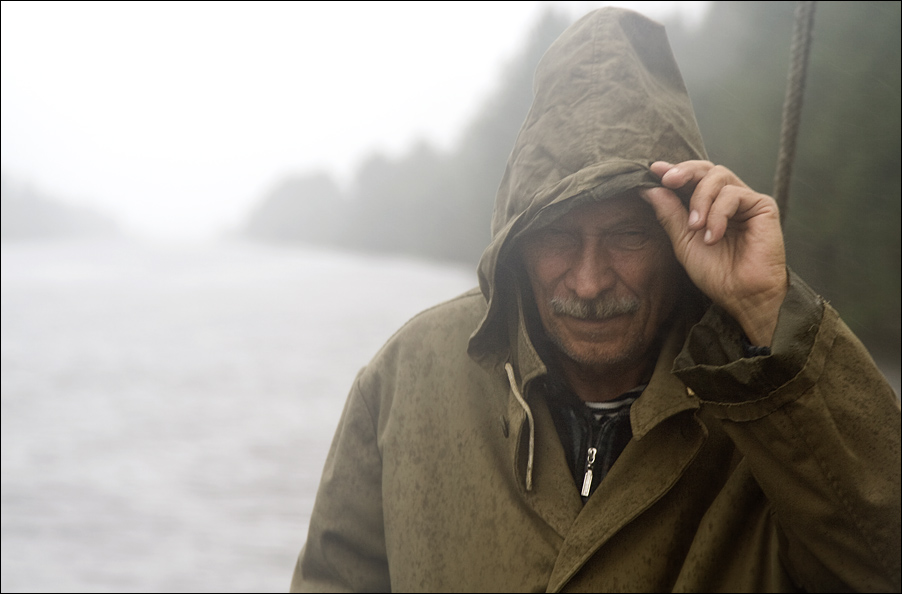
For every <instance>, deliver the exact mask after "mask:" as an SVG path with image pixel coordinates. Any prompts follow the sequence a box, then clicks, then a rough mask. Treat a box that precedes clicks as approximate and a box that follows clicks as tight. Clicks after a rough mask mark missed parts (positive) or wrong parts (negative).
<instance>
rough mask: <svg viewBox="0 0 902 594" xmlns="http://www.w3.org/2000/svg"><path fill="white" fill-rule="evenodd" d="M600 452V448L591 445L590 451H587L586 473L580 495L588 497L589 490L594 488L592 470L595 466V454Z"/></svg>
mask: <svg viewBox="0 0 902 594" xmlns="http://www.w3.org/2000/svg"><path fill="white" fill-rule="evenodd" d="M596 453H598V450H597V449H595V448H593V447H589V450H588V452H587V453H586V474H585V476H584V477H583V488H582V491H580V493H579V494H580V495H582V496H583V497H588V496H589V492H590V491H591V490H592V471H593V468H594V467H595V454H596Z"/></svg>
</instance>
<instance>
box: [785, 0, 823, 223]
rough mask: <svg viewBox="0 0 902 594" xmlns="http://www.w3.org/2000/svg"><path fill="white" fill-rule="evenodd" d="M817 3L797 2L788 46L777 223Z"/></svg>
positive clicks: (792, 155)
mask: <svg viewBox="0 0 902 594" xmlns="http://www.w3.org/2000/svg"><path fill="white" fill-rule="evenodd" d="M815 5H817V2H799V3H798V4H797V5H796V10H795V26H794V28H793V32H792V45H791V46H790V50H789V51H790V62H789V78H788V80H787V82H786V99H785V101H784V102H783V124H782V127H781V129H780V151H779V153H778V155H777V170H776V172H775V173H774V200H776V201H777V206H778V207H779V209H780V222H781V223H784V222H785V221H786V211H787V209H788V206H789V204H788V202H789V180H790V178H791V177H792V164H793V161H794V160H795V154H796V138H797V136H798V133H799V123H800V122H801V119H802V118H801V113H802V96H803V95H804V93H805V76H806V74H807V71H808V54H809V51H810V49H811V29H812V26H813V24H814V8H815Z"/></svg>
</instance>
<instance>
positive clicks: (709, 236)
mask: <svg viewBox="0 0 902 594" xmlns="http://www.w3.org/2000/svg"><path fill="white" fill-rule="evenodd" d="M711 235H712V233H711V230H710V229H708V230H707V231H705V243H709V242H710V241H711Z"/></svg>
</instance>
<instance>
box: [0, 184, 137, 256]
mask: <svg viewBox="0 0 902 594" xmlns="http://www.w3.org/2000/svg"><path fill="white" fill-rule="evenodd" d="M119 234H120V230H119V227H118V225H117V224H116V222H115V221H113V220H112V219H110V218H109V217H107V216H104V215H102V214H100V213H99V212H97V211H94V210H92V209H90V208H85V207H80V206H72V205H68V204H65V203H63V202H61V201H59V200H56V199H54V198H51V197H48V196H46V195H45V194H43V193H41V192H39V191H37V190H35V189H34V188H32V187H31V186H27V185H23V184H21V183H16V182H14V181H13V180H11V179H9V178H7V177H6V176H3V177H2V178H0V241H3V242H7V241H17V240H25V239H50V238H59V237H70V238H71V237H84V238H87V237H112V236H115V235H119Z"/></svg>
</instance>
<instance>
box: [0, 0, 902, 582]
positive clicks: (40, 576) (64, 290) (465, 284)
mask: <svg viewBox="0 0 902 594" xmlns="http://www.w3.org/2000/svg"><path fill="white" fill-rule="evenodd" d="M598 4H599V3H589V2H472V3H470V2H455V3H444V2H439V3H419V2H406V3H394V2H379V3H318V2H309V3H291V4H288V3H263V2H256V3H228V4H218V3H171V4H169V3H159V4H157V3H108V2H107V3H61V4H56V3H21V2H3V3H2V18H0V23H2V44H3V47H2V69H0V73H2V125H0V138H2V169H3V196H4V201H3V216H2V221H0V222H2V224H3V245H2V262H0V272H2V411H0V412H2V415H0V421H2V510H3V513H2V543H3V547H2V571H0V581H2V584H0V586H2V590H3V591H36V592H37V591H111V592H119V591H179V592H181V591H282V590H285V589H287V587H288V583H289V579H290V576H291V571H292V568H293V564H294V560H295V556H296V555H297V553H298V551H299V549H300V547H301V545H302V544H303V541H304V538H305V535H306V526H307V521H308V518H309V514H310V510H311V508H312V504H313V497H314V495H315V491H316V486H317V483H318V481H319V475H320V472H321V470H322V464H323V461H324V458H325V454H326V451H327V449H328V446H329V441H330V439H331V436H332V433H333V431H334V429H335V425H336V423H337V420H338V416H339V414H340V412H341V407H342V405H343V403H344V398H345V395H346V394H347V392H348V390H349V388H350V386H351V382H352V381H353V378H354V375H355V374H356V372H357V371H358V370H359V369H360V367H361V366H363V365H365V364H366V362H367V361H368V360H369V359H370V358H371V357H372V356H373V355H374V354H375V352H376V351H377V349H378V348H379V347H380V346H381V345H382V344H383V343H384V341H385V340H386V339H387V338H388V337H389V336H390V335H391V334H392V333H393V332H394V331H395V330H397V328H398V327H399V326H400V325H401V324H403V323H404V321H405V320H407V319H409V318H410V317H411V316H412V315H414V314H415V313H416V312H418V311H420V310H422V309H423V308H425V307H428V306H430V305H433V304H435V303H437V302H438V301H441V300H444V299H448V298H451V297H453V296H454V295H456V294H459V293H460V292H462V291H465V290H467V289H469V288H471V287H473V286H475V285H476V276H475V267H474V266H473V265H472V264H451V263H448V260H446V261H445V262H444V263H442V262H439V261H429V260H427V259H425V257H413V256H392V255H389V254H387V253H382V252H380V253H378V254H377V253H376V250H369V251H367V250H363V251H360V250H358V252H357V253H354V252H351V251H343V250H342V249H339V248H338V247H333V248H327V247H322V248H312V247H309V246H308V245H305V244H304V243H303V242H302V241H297V236H298V234H295V235H294V236H292V238H291V241H284V242H283V243H281V244H280V243H278V242H277V241H272V240H273V238H276V239H278V233H277V231H279V230H280V229H281V227H279V226H278V225H277V223H284V222H285V220H286V218H289V219H290V220H289V221H288V222H289V223H292V224H293V223H296V222H297V221H295V220H294V219H293V218H291V217H286V215H285V213H286V212H291V211H287V210H279V209H272V210H271V211H267V212H264V214H267V215H268V216H269V218H265V217H260V218H259V219H258V220H257V222H258V223H259V228H260V229H262V231H261V232H260V235H259V237H261V238H265V239H262V240H260V241H257V242H252V241H249V239H248V237H249V234H248V233H242V231H247V230H248V229H250V230H253V229H254V228H253V226H252V225H249V222H253V221H252V220H253V216H252V215H253V214H254V213H255V212H256V213H257V214H259V207H260V206H261V205H264V206H265V205H266V200H267V199H268V200H271V201H273V200H274V198H278V196H279V193H280V191H282V190H285V193H286V194H289V195H291V196H294V194H292V191H294V190H296V189H297V188H298V187H308V186H309V185H310V184H313V182H317V180H319V179H320V178H319V177H317V175H319V173H320V172H322V173H323V175H325V176H326V177H327V178H328V180H329V182H330V183H331V181H332V180H334V181H335V182H336V184H337V187H336V188H334V192H333V194H334V195H336V196H347V195H348V194H353V192H348V188H349V187H351V186H352V185H353V184H354V181H355V180H354V176H355V175H356V174H358V173H359V172H360V170H361V169H364V168H363V167H362V166H363V165H364V164H367V163H371V162H375V163H377V164H378V163H379V161H378V158H382V157H384V158H385V159H387V161H385V162H384V163H383V164H382V165H383V166H382V168H381V169H379V167H371V168H370V171H373V170H376V171H377V173H378V172H379V171H390V172H396V171H398V168H400V167H402V166H403V167H406V169H404V171H406V172H408V173H409V172H411V171H412V172H414V173H419V172H420V171H421V169H420V162H419V161H416V160H415V159H408V156H410V155H413V156H414V157H417V156H422V155H426V156H429V155H434V154H438V155H439V156H440V157H442V158H443V159H445V160H448V161H453V163H452V164H453V165H454V166H458V165H460V164H464V165H472V163H470V162H469V161H467V160H466V159H464V158H460V159H459V160H452V159H451V157H455V159H456V158H457V157H463V156H466V155H464V153H465V151H464V150H463V148H466V147H463V142H462V139H464V137H465V134H466V128H467V125H468V124H470V123H472V121H473V119H474V117H476V116H478V115H480V114H481V113H482V112H481V111H480V110H481V109H483V108H484V107H485V106H486V105H487V104H488V105H489V106H490V107H491V102H490V101H488V100H489V99H491V98H493V93H494V92H495V91H497V90H498V88H499V86H500V84H501V81H502V80H503V79H504V75H505V73H506V70H505V66H506V65H510V64H511V63H512V62H514V58H517V57H518V52H519V51H521V49H522V47H523V46H524V45H526V44H527V41H528V40H529V39H531V37H530V35H531V33H530V32H531V31H532V29H531V28H532V27H533V26H534V25H535V24H536V23H537V22H539V17H540V15H541V14H543V11H544V10H545V9H546V7H547V6H548V5H555V6H556V7H557V8H558V9H559V10H560V11H562V14H564V15H565V16H566V17H568V18H570V17H576V16H579V15H581V14H583V13H585V12H586V11H587V10H589V9H590V8H592V7H594V6H597V5H598ZM614 4H620V5H627V6H631V7H634V8H637V7H638V8H639V9H640V10H642V11H643V12H646V13H647V14H649V15H651V16H654V17H656V18H657V17H660V16H665V15H672V14H680V15H682V16H683V18H685V19H686V20H687V22H690V23H691V22H694V21H695V20H697V19H699V18H700V16H701V15H702V14H703V13H704V10H705V8H706V6H707V5H708V4H710V3H708V2H684V3H679V2H645V3H639V2H618V3H614ZM674 11H676V13H675V12H674ZM825 12H826V11H825ZM786 37H787V38H788V36H786ZM688 39H692V35H691V31H690V34H688ZM835 49H836V51H837V52H843V53H845V54H849V55H854V54H855V52H854V51H846V50H843V49H842V48H838V47H837V48H835ZM847 49H848V48H847ZM706 51H707V50H706ZM523 63H524V64H525V63H526V60H523ZM700 69H701V66H697V67H696V70H700ZM775 69H776V70H779V72H780V74H779V81H780V82H779V85H778V86H780V87H781V90H782V84H783V71H784V70H785V67H784V64H783V63H782V62H780V64H779V67H775ZM849 70H850V71H854V69H849ZM689 71H690V69H687V72H689ZM741 74H742V75H743V76H745V71H742V73H741ZM831 76H833V74H832V73H831ZM839 86H841V87H843V85H839ZM847 86H848V87H849V88H854V86H853V85H847ZM510 88H511V91H510V92H511V93H512V94H517V93H519V91H517V89H519V87H517V86H516V85H510ZM723 88H724V89H725V92H729V93H732V92H733V91H732V90H731V88H730V87H727V86H724V87H723ZM843 88H845V87H843ZM519 94H520V95H522V93H519ZM822 95H823V96H827V94H826V93H823V94H822ZM896 97H897V95H896ZM856 101H858V97H857V96H856ZM527 103H528V98H527ZM893 109H894V110H896V111H898V110H897V104H893ZM501 111H503V110H501ZM747 112H748V113H750V114H753V115H754V114H758V113H759V112H760V110H758V109H748V110H747ZM518 117H519V116H518ZM521 120H522V118H520V119H518V121H517V122H516V123H515V125H519V121H521ZM715 124H717V125H716V126H715V125H714V124H712V129H715V128H720V129H724V125H723V124H722V123H721V122H718V121H715ZM749 125H750V126H755V129H757V128H758V127H759V126H758V124H757V123H754V124H749ZM831 127H832V122H831ZM485 129H486V131H487V134H489V135H491V134H490V133H493V131H494V128H492V127H491V126H485ZM497 136H499V138H498V139H497V141H498V143H499V144H503V147H502V148H501V149H499V150H503V151H507V150H509V149H508V147H509V144H510V142H509V141H508V140H507V139H506V138H501V137H500V135H497ZM871 137H872V138H873V137H874V136H873V135H871ZM470 140H471V141H473V140H474V137H471V139H470ZM731 140H732V139H731ZM894 142H895V144H896V146H898V142H897V141H894ZM477 144H478V143H477ZM731 144H735V145H737V146H738V147H739V148H740V149H743V150H746V152H750V151H748V150H747V149H748V146H749V144H750V143H749V142H748V139H747V138H744V139H743V142H739V143H737V142H731ZM828 145H829V143H828V142H827V141H820V140H819V141H818V143H817V146H818V147H826V146H828ZM480 146H482V145H480ZM843 146H845V145H843ZM419 147H426V149H429V150H425V149H424V150H422V151H420V150H419ZM430 150H431V151H433V152H432V153H430ZM455 150H456V151H458V152H456V153H453V151H455ZM452 153H453V154H452ZM505 154H506V153H505ZM449 155H450V156H449ZM502 156H503V155H502ZM746 156H747V155H743V158H746ZM482 157H483V155H482V154H474V155H473V157H472V159H473V160H474V161H479V163H478V164H479V165H482V166H485V165H486V163H487V162H488V160H487V159H483V158H482ZM767 157H768V159H767V163H768V164H770V163H771V152H770V150H769V149H768V152H767ZM737 161H739V160H738V159H737ZM743 164H746V163H743ZM486 168H487V169H490V170H489V171H487V172H486V175H488V176H497V178H498V179H500V176H501V173H502V169H503V166H494V165H493V166H492V167H491V168H488V167H486ZM464 171H467V172H468V173H469V172H470V171H471V169H469V168H467V169H464ZM891 173H893V174H894V175H896V179H897V177H898V176H897V173H898V171H897V168H893V169H892V171H891ZM474 177H475V176H474ZM424 179H426V178H425V177H424ZM429 179H431V178H429ZM809 179H813V176H810V177H809ZM489 183H491V184H494V183H497V182H496V181H495V179H494V178H492V179H491V180H489V181H488V182H486V185H488V184H489ZM806 183H809V182H806ZM305 184H306V185H305ZM314 185H315V184H314ZM330 191H331V190H330ZM296 193H297V192H295V194H296ZM874 194H877V192H874ZM470 198H471V199H473V196H472V195H471V196H470ZM475 199H476V200H481V198H480V196H476V198H475ZM490 201H491V199H490V196H489V198H488V200H484V201H482V202H480V205H482V206H484V207H485V208H486V209H490V208H491V204H490ZM275 202H277V201H275ZM293 204H294V206H297V205H298V203H297V202H295V203H293ZM303 206H304V208H305V210H304V211H303V213H304V215H309V213H310V210H309V208H308V207H309V206H310V203H309V202H308V203H305V204H304V205H303ZM377 208H381V207H379V205H377ZM381 210H384V211H391V210H392V209H391V208H381ZM324 212H325V211H324ZM791 212H793V211H791ZM795 212H804V210H803V209H802V208H799V209H798V210H796V211H795ZM440 214H441V213H439V215H440ZM361 218H363V219H364V221H363V222H364V223H365V224H366V223H368V224H370V225H373V221H374V220H375V219H373V218H368V217H366V216H363V217H361ZM438 218H439V219H441V216H439V217H438ZM885 218H887V219H890V218H893V217H885ZM896 220H898V217H895V218H894V219H893V221H896ZM13 222H14V223H13ZM324 222H325V220H324V219H318V218H316V217H314V216H307V217H306V218H305V219H304V221H303V223H304V224H305V225H306V227H305V228H304V229H303V231H305V232H309V233H311V234H314V231H321V232H322V231H324V230H326V225H324ZM32 223H33V224H32ZM444 223H445V229H444V230H447V229H454V227H453V226H452V222H451V221H448V220H445V221H444ZM894 224H897V223H895V222H894ZM266 225H268V227H267V226H266ZM287 226H288V227H291V228H290V229H289V231H291V232H294V231H296V230H297V229H296V228H294V227H298V226H301V225H295V226H294V227H292V225H287ZM419 227H420V229H419V230H420V231H421V232H422V234H423V235H425V236H427V237H426V239H427V240H430V241H432V242H433V243H437V242H436V238H438V239H442V240H449V241H450V242H451V243H454V244H457V243H465V244H468V246H467V247H468V252H467V253H466V254H465V256H466V257H467V258H472V257H473V255H474V254H477V255H478V253H479V252H480V251H481V249H482V247H483V245H482V243H480V242H479V241H471V240H468V239H467V238H461V236H460V235H457V234H454V233H450V234H448V233H446V234H445V235H444V236H441V237H440V235H441V234H440V233H434V232H433V231H434V229H433V226H423V225H420V226H419ZM488 227H489V220H488V216H486V217H485V222H484V227H481V228H480V229H479V230H478V231H479V232H485V233H488ZM264 231H265V232H266V233H264ZM379 231H381V232H382V233H383V235H386V236H388V239H392V240H398V239H399V237H395V236H400V234H399V233H396V232H395V231H396V230H395V229H394V228H387V229H380V230H379ZM267 233H268V235H267ZM819 233H820V234H821V235H827V233H826V232H823V233H821V232H819ZM352 235H355V234H354V233H352ZM861 236H862V237H864V236H865V234H864V233H862V235H861ZM896 236H897V237H898V233H896ZM355 237H356V238H357V239H358V240H359V239H362V238H364V237H365V236H364V234H362V233H358V234H356V235H355ZM449 237H450V239H449ZM881 237H883V236H881ZM377 239H379V240H383V239H384V238H383V237H381V236H380V237H378V238H377ZM400 239H403V238H400ZM417 239H418V240H421V239H423V238H422V237H419V238H417ZM384 243H385V244H386V245H387V247H388V248H393V247H396V246H394V245H389V244H390V242H389V241H388V240H385V241H384ZM336 245H337V244H336ZM896 245H898V244H896ZM434 247H435V249H434V251H435V253H443V252H442V250H446V248H447V246H445V245H436V246H434ZM386 251H390V250H389V249H386ZM446 251H447V250H446ZM414 253H416V252H414ZM420 253H421V254H424V253H425V252H420ZM897 262H898V258H897V260H896V265H893V266H890V267H886V266H884V265H883V264H882V263H878V264H879V269H880V270H881V271H882V270H883V269H884V268H892V271H893V274H896V275H897V274H898V265H897ZM876 266H878V265H877V264H875V267H876ZM842 268H843V270H855V269H864V268H863V267H862V266H847V265H846V266H843V267H842ZM871 276H877V275H874V274H872V275H871ZM896 278H897V276H891V275H890V281H888V282H887V283H885V284H892V283H893V282H895V284H894V285H892V288H893V290H894V291H895V293H893V295H894V297H892V298H893V299H896V301H897V300H898V296H897V295H898V281H897V280H895V281H894V280H893V279H896ZM824 284H825V285H826V286H828V287H831V288H832V285H831V284H827V283H824ZM856 298H857V297H856ZM869 299H871V300H873V295H869ZM858 301H864V300H862V299H858ZM844 311H848V310H844ZM881 311H882V310H881ZM897 317H898V316H897ZM887 325H888V326H891V325H892V320H890V323H889V324H887ZM893 336H895V335H893ZM895 344H898V340H895ZM887 373H888V375H889V377H890V380H891V381H892V383H893V385H894V387H895V389H896V391H897V394H898V392H899V369H898V357H895V359H894V360H893V361H892V366H891V367H890V368H889V370H888V371H887Z"/></svg>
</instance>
